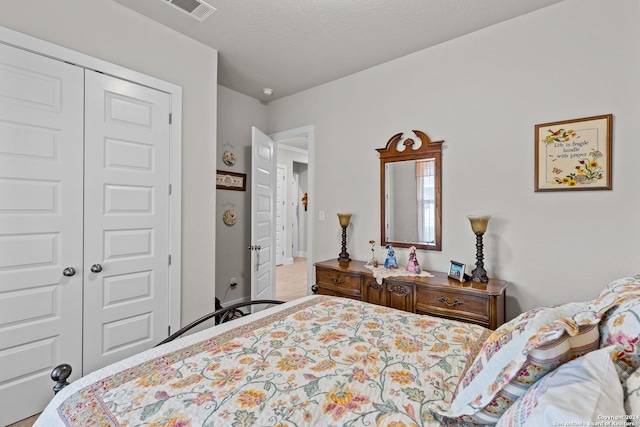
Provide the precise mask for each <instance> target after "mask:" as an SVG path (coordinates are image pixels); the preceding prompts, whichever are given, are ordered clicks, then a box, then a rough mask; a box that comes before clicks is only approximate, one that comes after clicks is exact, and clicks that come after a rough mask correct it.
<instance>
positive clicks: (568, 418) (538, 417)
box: [496, 347, 640, 427]
mask: <svg viewBox="0 0 640 427" xmlns="http://www.w3.org/2000/svg"><path fill="white" fill-rule="evenodd" d="M612 350H613V348H611V347H608V348H603V349H600V350H596V351H592V352H591V353H589V354H587V355H585V356H583V357H579V358H578V359H576V360H573V361H571V362H569V363H566V364H564V365H562V366H560V367H559V368H558V369H556V370H555V371H553V372H551V373H550V374H549V375H547V376H545V377H544V378H542V379H541V380H540V381H538V382H537V383H535V384H534V385H533V386H532V387H531V388H530V389H529V390H527V392H526V393H525V394H524V395H523V396H522V397H520V398H518V400H516V402H515V403H514V404H513V405H511V407H509V409H507V411H506V412H505V413H504V415H503V416H502V417H501V418H500V420H499V421H498V424H497V425H496V427H526V426H531V427H537V426H552V425H565V423H571V425H585V426H586V425H598V424H596V423H602V424H601V425H606V422H607V418H603V417H612V418H611V419H610V420H609V421H611V420H613V419H614V417H622V416H623V414H624V408H623V404H622V402H623V397H622V396H623V394H622V386H621V385H620V381H619V380H618V377H617V375H616V370H615V368H614V364H613V362H612V360H611V353H612ZM639 378H640V377H639ZM615 419H616V420H618V421H620V418H615ZM576 423H577V424H576ZM623 423H624V422H623ZM610 425H614V424H610ZM621 425H623V424H621Z"/></svg>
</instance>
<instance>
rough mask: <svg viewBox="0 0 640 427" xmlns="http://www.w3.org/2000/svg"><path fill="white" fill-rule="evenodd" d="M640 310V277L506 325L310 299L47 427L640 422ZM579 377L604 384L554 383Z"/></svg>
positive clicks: (48, 419) (203, 338)
mask: <svg viewBox="0 0 640 427" xmlns="http://www.w3.org/2000/svg"><path fill="white" fill-rule="evenodd" d="M639 313H640V278H639V277H628V278H623V279H620V280H618V281H615V282H613V283H611V284H609V285H608V286H607V287H605V289H604V290H603V291H602V293H601V294H600V295H599V296H598V298H596V299H595V300H592V301H588V302H582V303H570V304H564V305H561V306H557V307H544V308H539V309H536V310H530V311H529V312H526V313H523V314H522V315H520V316H518V317H517V318H516V319H513V320H512V321H510V322H508V323H506V324H504V325H502V326H501V327H500V328H498V329H497V330H496V331H491V330H488V329H485V328H483V327H481V326H478V325H473V324H468V323H463V322H459V321H455V320H448V319H443V318H436V317H430V316H422V315H417V314H412V313H407V312H403V311H398V310H395V309H391V308H386V307H381V306H377V305H372V304H368V303H365V302H360V301H354V300H350V299H343V298H336V297H326V296H309V297H305V298H301V299H298V300H295V301H291V302H288V303H285V304H282V305H278V306H274V307H270V308H268V309H266V310H264V311H261V312H259V313H256V314H252V315H250V316H244V317H240V318H239V319H236V320H233V321H229V322H225V323H222V324H219V325H217V326H214V327H211V328H209V329H206V330H204V331H201V332H197V333H194V334H192V335H188V336H185V337H182V338H180V339H177V340H174V341H171V342H168V343H165V344H162V345H160V346H158V347H156V348H153V349H151V350H148V351H146V352H143V353H141V354H138V355H136V356H134V357H131V358H128V359H125V360H123V361H121V362H118V363H115V364H113V365H110V366H107V367H105V368H103V369H100V370H98V371H96V372H93V373H91V374H89V375H87V376H85V377H83V378H80V379H79V380H77V381H74V382H73V383H71V384H70V385H69V386H67V387H65V388H63V389H62V390H61V391H60V392H59V393H58V394H57V395H56V396H55V397H54V398H53V400H52V401H51V402H50V404H49V405H48V406H47V408H46V409H45V411H44V412H43V413H42V415H41V416H40V417H39V418H38V420H37V421H36V424H35V426H36V427H38V426H98V425H100V426H153V427H155V426H172V427H177V426H227V425H228V426H233V427H241V426H247V427H249V426H312V425H313V426H338V425H340V426H388V427H402V426H407V427H408V426H439V425H443V426H450V425H473V424H487V425H494V424H496V423H497V424H498V425H502V426H515V425H532V426H535V425H543V424H542V423H539V421H540V420H541V419H546V420H547V421H549V420H550V418H549V416H550V415H548V414H547V415H545V413H546V412H548V411H540V407H541V406H544V404H542V405H539V404H538V403H540V402H545V399H552V400H550V402H553V404H552V405H551V406H553V407H554V408H556V407H557V408H558V410H557V411H555V412H553V414H552V416H553V417H559V418H554V419H553V420H554V421H562V420H565V421H580V420H583V419H584V420H589V421H591V420H596V419H598V418H597V417H599V416H600V417H603V416H604V417H614V416H617V417H620V418H618V420H620V419H621V420H624V422H629V423H630V422H631V420H632V418H633V415H627V412H628V413H629V414H633V413H636V414H637V413H640V410H638V412H632V411H636V409H637V407H636V406H634V405H636V404H638V405H640V403H638V401H637V400H636V399H635V394H634V393H636V394H638V393H640V392H638V391H637V390H636V389H634V388H633V387H635V384H636V382H637V383H640V372H639V371H638V368H639V367H640V363H639V362H638V359H639V357H638V354H640V343H638V337H639V336H640V320H639V319H640V314H639ZM576 365H578V366H576ZM601 370H604V371H605V372H600V371H601ZM575 372H583V373H582V375H586V376H589V375H590V376H591V377H594V378H596V379H595V380H594V381H595V384H594V385H593V389H594V391H593V398H587V397H584V396H582V397H581V398H580V399H577V398H575V397H574V396H577V394H576V395H569V394H567V393H568V391H567V389H563V388H562V387H563V386H561V385H554V381H555V382H558V381H560V383H561V384H562V381H565V383H567V384H569V385H573V386H575V383H576V381H575ZM572 375H574V377H572ZM567 376H568V377H569V378H570V380H567V379H566V378H567ZM571 378H573V380H571ZM552 380H553V381H552ZM598 381H600V382H598ZM603 381H604V382H603ZM587 382H588V381H587V380H584V381H582V382H580V384H581V388H580V390H581V391H580V392H581V393H583V394H584V391H585V390H587V387H586V386H585V385H584V384H585V383H587ZM616 386H617V387H616ZM612 387H613V388H612ZM612 389H615V390H614V391H613V392H609V391H607V392H606V393H605V394H606V396H604V397H603V396H602V393H603V391H602V390H612ZM548 390H551V391H553V392H554V393H550V392H549V393H548ZM634 390H636V391H635V392H634ZM574 392H575V391H574ZM547 393H548V395H547ZM555 393H560V394H559V395H560V396H563V397H562V398H561V399H558V397H557V395H556V394H555ZM558 400H560V401H564V402H567V404H566V405H564V404H561V403H558ZM638 400H640V396H638ZM580 402H582V403H580ZM594 402H595V403H594ZM625 405H626V406H625ZM564 406H567V407H568V409H567V411H569V412H566V413H565V412H561V409H562V408H563V407H564ZM571 411H573V412H571ZM537 412H541V413H540V414H537ZM536 416H538V417H543V418H535V417H536ZM545 416H546V417H547V418H544V417H545ZM562 417H564V418H562ZM575 417H580V418H575ZM600 420H602V419H600ZM545 425H546V424H545ZM548 425H551V424H548ZM612 425H614V424H612ZM621 425H624V424H621ZM628 425H631V424H628Z"/></svg>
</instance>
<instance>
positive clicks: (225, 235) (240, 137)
mask: <svg viewBox="0 0 640 427" xmlns="http://www.w3.org/2000/svg"><path fill="white" fill-rule="evenodd" d="M218 105H219V108H218V153H220V155H219V156H218V157H217V159H216V166H217V168H218V169H219V170H224V171H230V172H236V173H245V174H247V191H233V190H216V194H217V197H216V198H217V201H218V204H217V208H216V216H215V220H214V223H215V227H216V229H217V230H218V231H217V232H216V274H215V278H216V281H215V283H216V296H217V297H218V298H220V300H221V301H223V304H222V305H223V306H224V307H227V306H228V305H229V304H228V303H229V302H230V301H231V302H239V300H243V299H244V298H247V299H248V298H249V297H250V296H251V256H250V253H249V251H248V250H247V247H248V246H249V245H250V244H251V185H250V183H251V127H252V126H255V127H257V128H258V129H260V130H261V131H262V132H266V131H267V107H266V106H265V105H263V104H261V103H260V101H258V100H257V99H254V98H251V97H249V96H246V95H243V94H241V93H239V92H236V91H234V90H231V89H227V88H226V87H223V86H219V87H218ZM225 144H231V145H233V146H234V150H235V154H236V159H237V160H236V164H235V165H234V166H227V165H225V164H224V162H223V161H222V152H223V151H224V146H225ZM227 204H233V205H235V211H236V214H237V221H236V224H235V225H234V226H232V227H229V226H227V225H224V223H223V222H222V214H223V213H224V211H225V209H226V207H225V206H226V205H227ZM232 277H235V278H236V279H237V283H238V286H237V287H236V288H235V289H229V282H230V279H231V278H232Z"/></svg>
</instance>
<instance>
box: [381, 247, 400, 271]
mask: <svg viewBox="0 0 640 427" xmlns="http://www.w3.org/2000/svg"><path fill="white" fill-rule="evenodd" d="M384 248H385V249H386V250H387V258H386V259H385V260H384V268H389V269H393V268H398V260H397V259H396V251H394V250H393V246H392V245H385V246H384Z"/></svg>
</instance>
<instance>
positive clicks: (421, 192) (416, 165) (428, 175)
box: [376, 130, 444, 251]
mask: <svg viewBox="0 0 640 427" xmlns="http://www.w3.org/2000/svg"><path fill="white" fill-rule="evenodd" d="M413 133H414V134H415V135H416V136H417V137H418V139H419V140H418V141H416V140H414V139H413V138H403V137H402V136H403V134H402V133H397V134H395V135H394V136H392V137H391V139H389V141H388V142H387V146H386V147H385V148H378V149H376V151H378V153H380V212H381V219H380V229H381V238H380V240H381V244H382V246H384V245H386V244H392V245H393V246H396V247H400V248H408V247H411V246H415V247H416V248H417V249H427V250H434V251H439V250H441V248H442V239H441V237H442V236H441V234H442V227H441V221H440V218H441V212H442V203H441V174H442V170H441V159H442V143H443V142H444V141H431V139H430V138H429V137H428V136H427V134H425V133H424V132H422V131H419V130H414V131H413Z"/></svg>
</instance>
